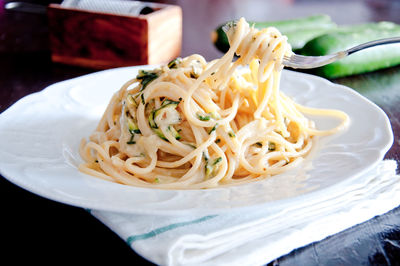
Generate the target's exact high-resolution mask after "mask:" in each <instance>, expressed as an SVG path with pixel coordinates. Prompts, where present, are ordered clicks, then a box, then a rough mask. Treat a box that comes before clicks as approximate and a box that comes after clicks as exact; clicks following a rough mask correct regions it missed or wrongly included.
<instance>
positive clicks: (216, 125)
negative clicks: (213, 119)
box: [208, 123, 218, 135]
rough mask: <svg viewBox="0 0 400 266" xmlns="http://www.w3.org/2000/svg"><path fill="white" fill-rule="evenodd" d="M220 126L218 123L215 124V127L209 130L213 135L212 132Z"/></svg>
mask: <svg viewBox="0 0 400 266" xmlns="http://www.w3.org/2000/svg"><path fill="white" fill-rule="evenodd" d="M217 127H218V123H216V124H215V126H213V128H211V130H210V131H209V132H208V134H209V135H211V133H213V132H214V131H215V130H216V129H217Z"/></svg>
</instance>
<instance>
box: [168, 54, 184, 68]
mask: <svg viewBox="0 0 400 266" xmlns="http://www.w3.org/2000/svg"><path fill="white" fill-rule="evenodd" d="M180 63H182V58H180V57H177V58H175V59H174V60H172V61H171V62H169V63H168V65H167V66H168V68H169V69H171V68H178V65H179V64H180Z"/></svg>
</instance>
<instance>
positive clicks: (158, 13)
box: [47, 4, 182, 69]
mask: <svg viewBox="0 0 400 266" xmlns="http://www.w3.org/2000/svg"><path fill="white" fill-rule="evenodd" d="M153 5H154V4H153ZM153 10H154V11H153V12H151V13H149V14H147V15H137V16H127V15H114V14H108V13H96V12H90V11H83V10H78V9H70V8H68V9H67V8H64V7H62V6H60V5H57V4H51V5H50V6H49V8H48V11H47V12H48V18H49V28H50V35H49V36H50V46H51V53H52V55H51V57H52V60H53V62H59V63H65V64H70V65H77V66H83V67H88V68H93V69H106V68H113V67H120V66H132V65H147V64H159V63H165V62H168V61H170V60H172V59H174V58H176V57H177V56H179V55H180V52H181V46H182V10H181V8H180V7H178V6H174V5H163V4H156V7H155V8H153Z"/></svg>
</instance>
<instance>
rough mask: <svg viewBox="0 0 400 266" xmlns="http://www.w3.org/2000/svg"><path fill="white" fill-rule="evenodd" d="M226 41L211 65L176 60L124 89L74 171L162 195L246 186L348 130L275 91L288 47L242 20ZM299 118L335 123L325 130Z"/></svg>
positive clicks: (343, 116) (200, 60)
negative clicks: (319, 139)
mask: <svg viewBox="0 0 400 266" xmlns="http://www.w3.org/2000/svg"><path fill="white" fill-rule="evenodd" d="M227 35H228V38H229V42H230V49H229V51H228V52H227V53H226V54H225V55H224V56H223V57H222V58H220V59H218V60H214V61H211V62H206V61H205V59H204V58H203V57H202V56H200V55H192V56H189V57H186V58H183V59H180V58H178V59H176V60H174V61H172V62H170V63H169V64H168V65H166V66H162V67H160V68H157V69H154V70H148V71H145V70H141V71H139V73H138V75H137V76H136V77H135V78H133V79H132V80H130V81H128V82H127V83H126V84H125V85H124V86H123V87H122V88H121V89H120V90H119V91H118V92H117V93H115V94H114V96H113V97H112V99H111V101H110V103H109V105H108V107H107V109H106V111H105V113H104V115H103V117H102V119H101V121H100V122H99V124H98V126H97V129H96V130H95V132H94V133H93V134H92V135H91V136H90V138H89V141H86V140H83V141H82V143H81V147H80V153H81V156H82V158H83V159H84V160H85V163H83V164H81V165H80V170H81V171H82V172H84V173H87V174H90V175H94V176H97V177H100V178H103V179H106V180H110V181H114V182H118V183H122V184H126V185H132V186H140V187H155V188H164V189H188V188H189V189H200V188H212V187H217V186H224V185H231V184H239V183H246V182H251V181H254V180H260V179H263V178H267V177H269V176H271V175H275V174H278V173H281V172H284V171H286V170H289V169H291V168H293V167H295V166H297V165H299V163H300V162H301V161H302V160H303V159H304V157H305V156H306V155H307V154H308V153H309V151H310V149H311V147H312V145H313V138H314V136H317V135H319V136H320V135H328V134H333V133H335V132H338V131H340V130H342V129H344V128H345V127H346V125H347V124H348V117H347V115H346V114H345V113H343V112H341V111H337V110H320V109H312V108H309V107H304V106H301V105H299V104H296V103H294V102H293V101H292V100H291V99H290V98H289V97H287V96H286V95H284V94H283V93H282V92H281V91H280V90H279V83H280V77H281V71H282V68H283V66H282V58H283V56H284V55H288V54H290V53H291V48H290V45H288V43H287V39H286V37H285V36H282V35H281V34H280V33H279V32H278V31H277V30H276V29H275V28H266V29H263V30H257V29H254V28H252V27H250V26H249V25H248V24H247V23H246V21H245V20H244V19H243V18H242V19H240V20H239V21H238V22H237V24H236V25H235V26H234V27H231V28H230V29H229V31H228V32H227ZM235 55H237V59H236V60H235V58H236V57H235ZM243 66H244V67H243ZM304 114H320V115H326V116H332V117H338V118H340V119H341V120H342V123H341V124H340V125H339V126H338V127H336V128H333V129H331V130H324V131H322V130H318V129H316V128H315V126H314V123H313V122H312V121H311V120H309V119H307V118H306V117H305V116H304Z"/></svg>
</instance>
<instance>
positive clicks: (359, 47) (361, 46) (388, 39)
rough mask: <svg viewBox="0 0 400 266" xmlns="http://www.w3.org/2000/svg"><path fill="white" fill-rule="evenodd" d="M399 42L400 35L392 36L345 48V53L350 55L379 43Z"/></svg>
mask: <svg viewBox="0 0 400 266" xmlns="http://www.w3.org/2000/svg"><path fill="white" fill-rule="evenodd" d="M397 42H400V37H392V38H385V39H380V40H375V41H370V42H366V43H363V44H360V45H357V46H354V47H352V48H350V49H348V50H346V52H347V55H351V54H352V53H355V52H358V51H360V50H362V49H366V48H370V47H373V46H377V45H381V44H390V43H397Z"/></svg>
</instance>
